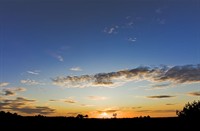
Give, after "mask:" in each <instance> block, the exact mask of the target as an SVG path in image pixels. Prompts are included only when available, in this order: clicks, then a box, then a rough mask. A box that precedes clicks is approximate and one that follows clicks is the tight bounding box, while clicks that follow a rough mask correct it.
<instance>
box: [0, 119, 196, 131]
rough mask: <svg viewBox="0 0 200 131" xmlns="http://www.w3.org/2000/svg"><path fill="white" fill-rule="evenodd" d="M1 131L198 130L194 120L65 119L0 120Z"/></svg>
mask: <svg viewBox="0 0 200 131" xmlns="http://www.w3.org/2000/svg"><path fill="white" fill-rule="evenodd" d="M0 127H1V128H3V129H15V130H18V129H26V130H28V129H37V130H39V129H45V130H49V129H53V130H58V129H73V130H76V129H79V130H80V129H82V130H83V129H84V130H85V129H92V130H99V129H103V130H107V129H115V130H117V129H119V130H124V129H125V130H136V129H137V130H177V129H178V130H191V129H192V130H193V129H195V130H198V129H199V122H198V121H196V120H183V119H180V118H178V117H173V118H129V119H128V118H124V119H89V118H88V119H77V118H66V117H16V118H0Z"/></svg>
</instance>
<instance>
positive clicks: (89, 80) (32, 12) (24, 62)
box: [0, 0, 200, 118]
mask: <svg viewBox="0 0 200 131" xmlns="http://www.w3.org/2000/svg"><path fill="white" fill-rule="evenodd" d="M199 12H200V1H199V0H0V110H4V111H10V112H17V113H18V114H20V115H38V114H42V115H46V116H76V115H77V114H79V113H81V114H88V116H89V117H91V118H92V117H94V118H110V117H113V116H112V114H113V113H117V117H118V118H120V117H137V116H146V115H149V116H151V117H168V116H176V110H181V109H182V108H183V106H184V105H185V104H186V103H187V102H193V101H194V100H200V15H199Z"/></svg>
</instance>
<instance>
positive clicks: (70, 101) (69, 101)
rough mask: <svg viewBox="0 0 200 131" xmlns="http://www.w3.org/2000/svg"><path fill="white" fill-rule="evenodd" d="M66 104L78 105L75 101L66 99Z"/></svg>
mask: <svg viewBox="0 0 200 131" xmlns="http://www.w3.org/2000/svg"><path fill="white" fill-rule="evenodd" d="M64 102H66V103H71V104H73V103H77V101H75V100H73V99H66V100H65V101H64Z"/></svg>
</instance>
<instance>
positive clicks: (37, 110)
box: [12, 106, 55, 115]
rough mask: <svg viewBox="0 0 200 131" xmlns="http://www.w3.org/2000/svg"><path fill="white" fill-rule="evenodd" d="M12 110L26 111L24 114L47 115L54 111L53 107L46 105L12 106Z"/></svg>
mask: <svg viewBox="0 0 200 131" xmlns="http://www.w3.org/2000/svg"><path fill="white" fill-rule="evenodd" d="M12 110H13V111H19V112H21V113H26V114H43V115H48V114H51V113H54V111H55V109H51V108H49V107H47V106H36V107H31V106H29V107H21V108H18V107H13V108H12Z"/></svg>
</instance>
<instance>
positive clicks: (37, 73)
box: [27, 70, 40, 75]
mask: <svg viewBox="0 0 200 131" xmlns="http://www.w3.org/2000/svg"><path fill="white" fill-rule="evenodd" d="M39 72H40V71H38V70H34V71H27V73H29V74H32V75H39Z"/></svg>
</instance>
